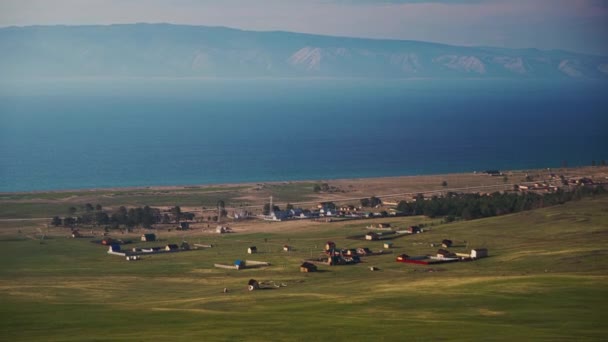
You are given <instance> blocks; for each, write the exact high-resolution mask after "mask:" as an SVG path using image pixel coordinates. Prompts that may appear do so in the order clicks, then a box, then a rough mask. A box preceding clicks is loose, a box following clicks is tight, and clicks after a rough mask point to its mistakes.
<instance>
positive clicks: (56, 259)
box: [0, 197, 608, 341]
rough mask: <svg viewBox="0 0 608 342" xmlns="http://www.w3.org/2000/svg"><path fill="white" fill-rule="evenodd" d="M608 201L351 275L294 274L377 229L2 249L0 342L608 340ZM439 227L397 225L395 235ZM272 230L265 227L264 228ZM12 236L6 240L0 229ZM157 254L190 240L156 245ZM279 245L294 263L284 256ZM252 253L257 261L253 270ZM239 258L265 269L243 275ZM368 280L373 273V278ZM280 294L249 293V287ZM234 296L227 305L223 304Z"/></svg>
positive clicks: (530, 216) (348, 225)
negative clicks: (326, 250)
mask: <svg viewBox="0 0 608 342" xmlns="http://www.w3.org/2000/svg"><path fill="white" fill-rule="evenodd" d="M607 208H608V198H606V197H603V198H596V199H589V200H584V201H580V202H572V203H569V204H566V205H563V206H559V207H553V208H547V209H541V210H536V211H531V212H525V213H521V214H515V215H508V216H502V217H495V218H490V219H482V220H476V221H470V222H457V223H452V224H445V225H440V224H437V223H438V222H435V223H436V224H434V225H432V226H429V228H430V230H427V231H426V232H425V233H423V234H417V235H414V236H406V237H402V238H399V239H395V240H394V244H395V249H394V251H393V254H389V255H382V256H372V257H366V258H363V263H361V264H358V265H353V266H334V267H329V266H320V272H317V273H309V274H304V273H299V270H298V266H299V264H300V263H301V260H302V259H304V258H308V257H310V256H311V255H312V256H318V255H319V251H320V250H321V249H322V246H323V244H324V243H325V241H326V240H334V241H336V243H337V244H338V246H340V247H357V246H367V247H370V248H372V249H373V250H377V249H380V248H382V246H381V243H380V242H377V241H373V242H369V241H358V240H353V239H348V238H347V237H348V236H353V235H360V234H363V233H364V232H365V229H364V228H363V227H364V226H365V225H367V224H369V223H370V222H373V221H361V222H357V221H350V222H341V223H313V222H311V223H310V224H304V225H302V224H300V225H299V226H298V227H297V229H296V228H294V227H293V226H290V223H272V224H271V223H260V227H262V228H263V227H271V226H272V229H269V230H268V229H267V230H264V229H260V231H262V232H256V231H255V230H253V229H252V230H251V232H250V233H236V234H228V235H224V236H219V235H209V234H207V235H205V234H199V235H194V236H188V238H187V239H188V241H189V242H190V243H199V242H200V243H212V244H214V245H215V247H214V248H211V249H205V250H195V251H189V252H181V253H173V254H167V255H151V256H144V257H143V258H142V260H141V261H138V262H126V261H125V260H124V259H123V258H122V257H118V256H112V255H107V254H106V253H105V250H106V249H105V247H103V246H101V245H98V244H93V243H91V242H90V241H89V240H88V239H68V238H66V237H64V236H67V232H66V233H65V234H63V235H54V236H51V237H49V238H47V239H45V240H44V241H43V243H41V241H40V240H34V239H32V238H29V237H26V236H25V235H26V234H25V233H17V232H16V231H12V232H11V233H5V234H3V235H2V236H1V237H0V256H1V258H0V260H1V261H0V263H1V267H0V301H1V303H2V305H1V306H0V331H1V332H2V339H3V340H19V341H32V340H45V341H83V340H151V339H158V338H170V339H174V340H224V341H235V340H288V341H300V340H329V339H335V340H372V339H373V340H386V341H396V340H406V339H407V340H412V339H413V340H434V341H435V340H467V341H469V340H472V339H475V340H479V339H484V340H515V339H519V340H551V341H553V340H604V339H605V336H606V334H607V333H608V328H607V327H606V325H605V324H604V320H603V318H605V317H606V314H608V285H606V284H607V281H608V274H607V272H606V271H607V269H608V268H607V266H608V263H607V261H606V259H604V258H605V257H607V256H608V251H607V250H606V242H607V240H608V210H607ZM421 222H426V223H431V222H430V221H428V219H425V218H423V217H407V218H397V219H392V223H393V224H394V225H396V226H401V227H405V226H407V225H411V224H416V223H421ZM262 225H265V226H262ZM4 229H7V228H4ZM158 235H159V237H160V238H161V239H162V241H160V242H157V243H145V244H144V243H138V244H137V245H161V244H165V243H167V242H180V241H181V240H182V238H181V237H179V236H175V235H169V234H168V233H165V234H163V233H162V232H159V234H158ZM444 238H449V239H452V240H454V241H455V244H456V245H457V246H456V247H454V248H452V250H453V251H466V250H468V249H470V248H475V247H487V248H489V251H490V254H491V257H489V258H487V259H481V260H478V261H475V262H468V263H454V264H441V265H433V266H419V265H409V264H400V263H396V262H394V259H395V257H396V255H397V254H399V253H407V254H409V255H419V254H427V253H433V252H435V251H436V249H437V247H431V246H430V244H431V243H437V242H439V241H441V240H442V239H444ZM284 244H289V245H292V246H293V247H294V248H295V250H294V251H292V252H289V253H287V252H283V251H282V250H281V247H282V246H283V245H284ZM250 245H255V246H257V247H258V249H259V250H260V253H258V254H257V255H254V256H248V255H247V254H246V249H247V247H248V246H250ZM235 259H252V260H261V261H268V262H270V263H271V264H272V266H270V267H265V268H258V269H246V270H241V271H232V270H221V269H215V268H213V264H214V263H231V262H232V261H234V260H235ZM370 266H376V267H378V268H380V270H379V271H376V272H371V271H370V270H369V267H370ZM250 278H255V279H257V280H259V281H274V282H275V283H277V284H284V285H286V286H282V287H279V288H273V289H268V290H259V291H253V292H248V291H247V290H246V289H245V288H246V284H247V281H248V280H249V279H250ZM224 287H226V288H228V289H229V292H228V293H226V294H224V293H223V291H222V289H223V288H224Z"/></svg>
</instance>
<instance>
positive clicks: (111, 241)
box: [101, 238, 117, 246]
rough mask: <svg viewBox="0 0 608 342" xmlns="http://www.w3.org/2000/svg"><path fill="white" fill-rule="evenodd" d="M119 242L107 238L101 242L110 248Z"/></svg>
mask: <svg viewBox="0 0 608 342" xmlns="http://www.w3.org/2000/svg"><path fill="white" fill-rule="evenodd" d="M116 242H117V241H116V240H114V239H111V238H105V239H103V240H101V244H102V245H104V246H110V245H112V244H115V243H116Z"/></svg>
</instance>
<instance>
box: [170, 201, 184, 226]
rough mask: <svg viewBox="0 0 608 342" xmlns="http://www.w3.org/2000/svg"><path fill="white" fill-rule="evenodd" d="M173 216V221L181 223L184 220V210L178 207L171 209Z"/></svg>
mask: <svg viewBox="0 0 608 342" xmlns="http://www.w3.org/2000/svg"><path fill="white" fill-rule="evenodd" d="M171 214H173V219H174V220H175V222H176V223H177V222H179V220H180V219H181V218H182V208H180V207H179V206H178V205H176V206H175V207H173V208H171Z"/></svg>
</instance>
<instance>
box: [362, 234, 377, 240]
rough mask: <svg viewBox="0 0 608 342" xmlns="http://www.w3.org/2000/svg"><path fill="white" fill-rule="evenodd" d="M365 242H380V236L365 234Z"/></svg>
mask: <svg viewBox="0 0 608 342" xmlns="http://www.w3.org/2000/svg"><path fill="white" fill-rule="evenodd" d="M365 240H370V241H373V240H378V234H376V233H374V232H370V233H367V234H365Z"/></svg>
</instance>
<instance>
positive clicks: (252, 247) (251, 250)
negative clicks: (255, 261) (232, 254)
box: [247, 246, 258, 254]
mask: <svg viewBox="0 0 608 342" xmlns="http://www.w3.org/2000/svg"><path fill="white" fill-rule="evenodd" d="M257 252H258V249H257V247H256V246H251V247H249V248H247V253H249V254H255V253H257Z"/></svg>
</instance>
